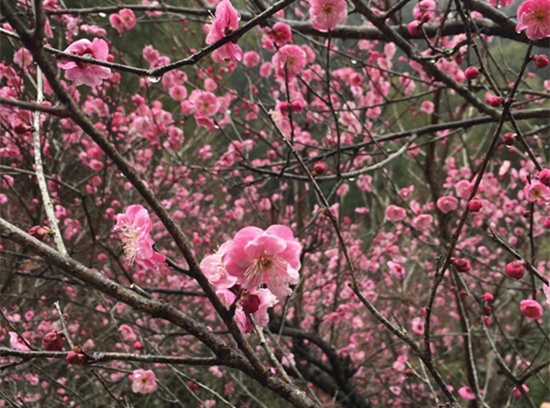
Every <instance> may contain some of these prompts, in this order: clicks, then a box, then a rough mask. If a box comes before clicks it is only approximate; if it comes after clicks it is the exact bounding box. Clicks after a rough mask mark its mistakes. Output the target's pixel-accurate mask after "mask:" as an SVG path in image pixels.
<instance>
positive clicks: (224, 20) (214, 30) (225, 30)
mask: <svg viewBox="0 0 550 408" xmlns="http://www.w3.org/2000/svg"><path fill="white" fill-rule="evenodd" d="M240 19H241V16H240V14H239V13H238V12H237V10H236V9H235V7H233V5H232V4H231V2H230V1H229V0H222V1H221V2H220V3H218V6H217V7H216V16H215V18H214V19H213V20H212V23H211V24H207V25H206V27H205V28H206V30H208V34H207V35H206V44H208V45H211V44H214V43H215V42H217V41H219V40H221V39H222V38H225V37H227V36H228V35H229V34H231V33H232V32H233V31H235V30H236V29H237V28H239V20H240ZM216 53H217V54H218V56H219V57H220V58H221V59H223V60H233V59H235V60H237V61H240V60H241V59H242V58H243V51H242V49H241V47H239V45H238V44H236V43H233V42H228V43H227V44H225V45H223V46H222V47H221V48H218V49H217V50H216Z"/></svg>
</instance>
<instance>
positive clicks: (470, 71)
mask: <svg viewBox="0 0 550 408" xmlns="http://www.w3.org/2000/svg"><path fill="white" fill-rule="evenodd" d="M464 76H465V77H466V78H467V79H469V80H470V81H471V80H473V79H476V78H477V77H478V76H479V69H478V68H477V67H473V66H472V67H468V68H466V70H465V71H464Z"/></svg>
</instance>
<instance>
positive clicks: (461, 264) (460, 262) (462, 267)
mask: <svg viewBox="0 0 550 408" xmlns="http://www.w3.org/2000/svg"><path fill="white" fill-rule="evenodd" d="M451 263H452V264H453V265H454V267H455V269H456V271H457V272H461V273H463V272H469V271H470V269H472V266H471V265H470V261H468V260H467V259H465V258H459V259H456V258H451Z"/></svg>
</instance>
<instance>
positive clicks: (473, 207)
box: [468, 197, 483, 213]
mask: <svg viewBox="0 0 550 408" xmlns="http://www.w3.org/2000/svg"><path fill="white" fill-rule="evenodd" d="M481 207H483V204H482V203H481V200H480V199H479V198H477V197H474V198H473V199H472V200H471V201H470V202H469V203H468V211H470V212H472V213H476V212H479V210H481Z"/></svg>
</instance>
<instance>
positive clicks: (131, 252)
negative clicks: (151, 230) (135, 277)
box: [121, 227, 139, 265]
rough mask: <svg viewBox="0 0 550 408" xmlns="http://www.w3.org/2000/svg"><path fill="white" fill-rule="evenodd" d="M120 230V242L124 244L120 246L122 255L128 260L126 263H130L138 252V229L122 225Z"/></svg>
mask: <svg viewBox="0 0 550 408" xmlns="http://www.w3.org/2000/svg"><path fill="white" fill-rule="evenodd" d="M121 231H122V242H124V246H123V247H122V249H123V251H124V257H125V258H126V259H127V260H128V263H129V264H130V265H132V264H133V263H134V261H135V259H136V256H137V254H138V249H137V245H136V242H137V241H138V239H139V231H138V230H134V229H131V228H128V227H122V228H121Z"/></svg>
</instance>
